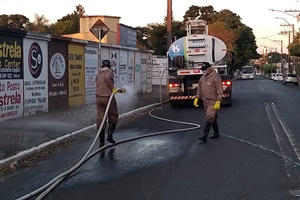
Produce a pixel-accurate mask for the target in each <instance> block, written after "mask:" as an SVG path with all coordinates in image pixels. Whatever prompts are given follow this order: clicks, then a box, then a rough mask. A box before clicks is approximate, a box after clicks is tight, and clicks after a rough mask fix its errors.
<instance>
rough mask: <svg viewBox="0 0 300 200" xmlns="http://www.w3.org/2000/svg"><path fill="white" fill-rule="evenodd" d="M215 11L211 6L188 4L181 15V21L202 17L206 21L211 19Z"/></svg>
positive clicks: (208, 21)
mask: <svg viewBox="0 0 300 200" xmlns="http://www.w3.org/2000/svg"><path fill="white" fill-rule="evenodd" d="M215 13H216V11H215V10H214V8H213V7H212V6H202V7H199V6H195V5H193V6H190V7H189V9H188V10H187V11H186V12H185V14H184V16H183V22H187V21H188V20H189V19H202V20H205V21H206V22H207V23H210V22H211V21H212V16H213V15H215Z"/></svg>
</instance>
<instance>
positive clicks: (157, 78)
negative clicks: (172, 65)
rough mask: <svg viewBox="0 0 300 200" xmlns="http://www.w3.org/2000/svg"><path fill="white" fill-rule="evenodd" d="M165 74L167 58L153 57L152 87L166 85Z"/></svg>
mask: <svg viewBox="0 0 300 200" xmlns="http://www.w3.org/2000/svg"><path fill="white" fill-rule="evenodd" d="M167 73H168V71H167V57H162V56H161V57H158V56H153V67H152V85H160V84H162V85H166V84H167V78H166V77H167Z"/></svg>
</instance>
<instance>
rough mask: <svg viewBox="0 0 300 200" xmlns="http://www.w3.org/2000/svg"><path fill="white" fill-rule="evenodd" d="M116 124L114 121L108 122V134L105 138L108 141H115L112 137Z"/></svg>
mask: <svg viewBox="0 0 300 200" xmlns="http://www.w3.org/2000/svg"><path fill="white" fill-rule="evenodd" d="M116 126H117V124H116V123H109V126H108V135H107V138H106V140H107V141H108V142H110V143H116V142H115V141H114V139H113V133H114V132H115V130H116Z"/></svg>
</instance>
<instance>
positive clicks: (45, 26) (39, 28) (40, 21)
mask: <svg viewBox="0 0 300 200" xmlns="http://www.w3.org/2000/svg"><path fill="white" fill-rule="evenodd" d="M27 30H29V31H34V32H39V33H51V31H50V25H49V20H48V19H47V18H46V17H45V16H44V15H41V16H40V15H38V14H35V15H34V21H33V23H29V25H28V28H27Z"/></svg>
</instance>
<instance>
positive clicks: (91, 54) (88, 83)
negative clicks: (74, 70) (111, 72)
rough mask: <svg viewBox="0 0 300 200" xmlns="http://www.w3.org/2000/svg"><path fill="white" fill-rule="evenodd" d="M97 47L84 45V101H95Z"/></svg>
mask: <svg viewBox="0 0 300 200" xmlns="http://www.w3.org/2000/svg"><path fill="white" fill-rule="evenodd" d="M98 57H99V55H98V48H95V47H85V103H86V104H88V103H95V102H96V76H97V73H98Z"/></svg>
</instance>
